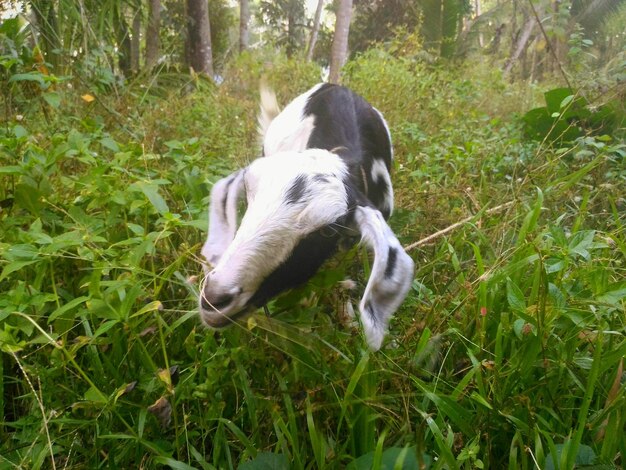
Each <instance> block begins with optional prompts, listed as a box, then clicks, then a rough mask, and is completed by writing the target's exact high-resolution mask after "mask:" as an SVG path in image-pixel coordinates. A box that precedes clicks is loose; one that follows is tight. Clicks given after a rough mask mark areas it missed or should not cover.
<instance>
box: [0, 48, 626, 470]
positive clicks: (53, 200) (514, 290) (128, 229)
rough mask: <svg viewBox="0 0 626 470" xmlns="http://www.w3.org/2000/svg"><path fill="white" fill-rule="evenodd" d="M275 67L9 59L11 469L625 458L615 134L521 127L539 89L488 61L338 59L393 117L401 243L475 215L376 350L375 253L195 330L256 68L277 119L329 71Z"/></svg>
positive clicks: (3, 258)
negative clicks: (257, 308) (105, 82)
mask: <svg viewBox="0 0 626 470" xmlns="http://www.w3.org/2000/svg"><path fill="white" fill-rule="evenodd" d="M272 62H273V65H272V66H269V65H268V64H267V60H266V58H264V57H263V56H262V55H261V54H259V55H255V54H250V55H248V54H246V55H242V56H240V57H239V58H237V59H235V60H234V61H233V62H231V63H230V64H229V65H228V68H227V71H226V73H225V79H224V83H223V84H222V85H221V86H219V87H217V86H215V85H212V84H210V83H206V82H204V81H203V80H202V79H199V78H198V79H195V80H190V79H189V78H188V77H186V76H182V75H177V74H175V73H171V74H170V73H165V72H163V73H162V74H160V75H157V76H155V77H152V78H151V79H150V80H147V79H138V80H137V81H136V82H133V83H129V84H127V85H126V86H124V87H122V88H119V89H118V90H117V93H112V92H107V91H102V90H99V91H97V92H96V87H95V85H93V84H90V83H89V82H85V81H81V80H78V79H77V77H65V78H58V79H57V78H55V79H52V78H45V79H44V78H41V80H35V79H33V80H31V79H26V78H24V77H23V76H21V78H19V76H18V75H19V74H20V73H21V72H22V71H21V70H20V69H19V66H20V64H19V63H11V64H8V62H6V61H5V62H3V64H4V65H3V67H4V69H3V73H4V78H5V79H4V81H3V85H2V86H3V90H4V91H6V93H5V94H4V95H3V96H4V101H3V102H2V106H3V107H4V109H3V112H4V114H5V116H7V118H6V120H5V122H4V123H3V125H2V126H1V127H0V205H1V207H2V208H1V210H0V348H1V349H2V361H1V362H0V373H1V374H0V375H1V377H2V380H0V468H33V469H39V468H59V469H60V468H165V467H169V468H174V469H188V468H203V469H214V468H217V469H222V468H241V469H248V470H249V469H260V468H281V469H282V468H284V469H287V468H294V469H299V468H308V469H325V468H329V469H335V468H337V469H338V468H346V467H349V468H353V469H364V468H433V469H443V468H446V469H460V468H492V469H502V468H510V469H518V468H519V469H531V468H541V469H544V468H545V469H549V468H552V469H555V468H560V469H571V468H579V467H583V466H585V465H588V466H589V467H588V468H592V467H591V466H594V467H593V468H606V469H613V468H620V466H622V465H623V464H624V456H626V439H625V438H624V435H625V430H626V396H625V393H626V385H625V378H624V369H623V361H624V356H625V355H626V338H625V334H626V325H625V323H626V316H625V315H624V306H625V299H626V282H625V281H624V269H625V267H624V258H625V255H626V239H625V235H626V232H625V224H626V222H625V219H624V214H625V210H626V201H625V200H624V194H626V187H625V186H626V163H625V156H626V146H625V145H624V142H623V141H622V140H620V138H619V135H620V134H619V132H620V131H618V132H616V133H615V134H613V135H608V134H603V135H595V136H594V135H586V136H584V137H582V138H579V139H578V140H576V141H574V142H568V143H562V144H561V145H560V146H555V145H550V144H549V143H548V142H534V141H530V140H528V139H526V138H525V137H524V133H523V129H522V121H521V120H520V119H519V118H518V116H517V114H522V113H523V112H525V111H527V110H528V109H530V108H531V107H533V106H536V105H537V104H538V98H539V97H538V96H535V94H534V93H529V92H528V91H527V90H525V89H524V87H521V86H519V85H514V84H509V83H506V82H504V81H503V80H502V79H501V77H499V75H498V74H497V73H494V72H490V71H488V69H487V68H483V67H480V66H478V67H474V68H467V67H452V66H441V65H428V64H424V63H422V62H419V61H418V60H415V59H407V58H403V57H398V56H394V55H392V54H389V53H388V52H386V51H383V50H380V49H375V50H372V51H370V52H368V53H367V54H364V55H363V56H361V57H359V58H357V59H355V60H354V61H352V62H351V63H349V64H348V65H347V68H346V76H345V80H346V84H347V85H349V86H351V87H352V88H354V89H355V90H356V91H358V92H359V93H361V94H363V95H364V96H365V97H366V98H367V99H368V100H370V101H371V102H372V103H373V104H374V105H375V106H377V107H378V108H379V109H380V110H381V111H382V112H383V113H384V114H385V115H386V116H387V117H388V119H389V122H390V126H391V131H392V135H393V139H394V143H395V148H396V168H395V174H394V180H395V191H396V200H397V209H396V211H395V214H394V216H393V217H392V219H391V224H392V226H393V228H394V230H395V231H396V232H397V233H398V234H399V236H400V238H401V240H402V241H403V242H404V243H405V245H406V246H409V245H412V244H414V242H416V241H418V240H420V239H422V238H424V237H426V236H428V235H430V234H432V233H434V232H436V231H438V230H440V229H443V228H445V227H447V226H449V225H451V224H453V223H455V222H458V221H460V220H466V222H465V223H463V224H461V225H460V226H459V227H458V228H456V229H455V230H451V231H449V232H447V233H445V234H444V235H441V236H439V237H437V238H435V239H433V240H432V241H431V242H430V243H428V244H420V245H419V246H416V247H414V248H411V250H410V254H411V255H412V256H413V257H414V259H415V260H416V273H415V280H414V283H413V288H412V291H411V293H410V295H409V297H408V299H407V301H406V302H405V303H404V305H403V306H402V308H401V309H400V311H398V312H397V314H396V316H395V319H394V320H393V322H392V324H391V331H390V334H389V337H388V340H387V343H386V345H385V347H383V349H382V350H381V351H380V352H378V353H375V354H372V353H369V352H367V351H366V349H365V342H364V340H363V338H362V335H361V330H360V328H359V326H358V324H356V322H355V321H353V320H351V319H350V318H349V316H346V315H345V313H346V311H349V310H350V305H351V304H355V303H356V302H357V300H358V299H357V298H356V295H357V294H353V293H351V292H346V291H344V290H340V289H339V288H338V287H337V282H338V281H340V280H342V279H344V278H346V277H351V278H352V279H355V280H356V281H357V283H358V284H359V288H360V289H358V290H357V292H358V291H360V290H362V288H363V284H364V283H365V280H366V279H367V272H366V271H367V265H368V262H367V255H366V254H365V253H364V252H362V251H361V250H360V249H358V248H356V249H353V250H351V251H350V252H348V253H345V254H343V255H341V256H340V257H339V258H338V259H337V260H335V261H334V262H333V263H331V264H330V265H328V266H326V267H325V268H324V269H323V270H322V271H321V272H320V273H319V275H318V276H316V278H315V279H314V280H313V281H312V282H311V283H309V284H308V285H307V286H304V287H303V288H301V289H298V290H296V291H293V292H291V293H288V294H286V295H284V296H283V297H281V298H279V299H277V300H275V301H273V302H271V303H270V305H269V306H268V307H269V312H270V313H271V314H270V315H269V316H266V315H265V314H263V313H259V314H255V315H253V316H252V317H250V318H249V319H248V320H246V321H243V322H240V323H238V324H236V325H234V326H233V327H231V328H229V329H227V330H223V331H220V332H213V331H209V330H207V329H205V328H204V327H202V326H201V325H200V324H199V321H198V318H197V314H196V295H197V291H196V289H197V286H196V285H195V283H194V281H193V276H197V275H198V274H199V272H200V264H199V263H200V259H199V257H198V256H199V255H198V254H199V251H200V245H201V243H202V241H203V237H204V236H205V230H206V226H207V206H208V195H209V192H210V188H211V185H212V184H213V182H215V181H216V180H217V179H219V178H220V177H221V176H223V175H225V174H227V173H229V172H230V171H232V170H233V169H235V168H237V167H239V166H240V165H242V164H245V163H246V162H247V161H249V160H251V159H253V158H255V157H256V156H257V155H258V153H259V147H258V144H257V137H256V130H255V127H256V107H257V100H258V98H257V94H258V92H257V87H258V83H259V79H260V77H261V75H265V76H266V79H267V80H268V82H269V83H270V85H272V86H273V87H274V88H275V89H277V91H278V95H279V98H280V100H281V101H282V102H283V103H286V102H287V101H288V100H289V99H291V98H292V97H294V96H295V95H297V94H298V93H300V92H302V91H303V90H305V89H306V88H307V87H308V86H310V85H312V84H313V83H315V82H317V81H318V80H319V75H320V71H319V70H318V69H317V68H316V67H315V66H311V65H302V64H301V63H298V62H295V61H294V62H291V61H288V60H286V59H283V58H276V57H274V58H273V59H272ZM94 75H97V74H94ZM16 76H18V78H17V79H16V78H15V77H16ZM47 77H50V76H47ZM27 78H28V77H27ZM30 78H32V76H31V77H30ZM89 97H91V98H95V99H93V100H91V99H90V98H89ZM621 132H622V136H623V129H622V130H621ZM490 208H496V210H495V211H492V212H488V211H487V210H488V209H490ZM363 266H365V268H363ZM364 271H365V272H364Z"/></svg>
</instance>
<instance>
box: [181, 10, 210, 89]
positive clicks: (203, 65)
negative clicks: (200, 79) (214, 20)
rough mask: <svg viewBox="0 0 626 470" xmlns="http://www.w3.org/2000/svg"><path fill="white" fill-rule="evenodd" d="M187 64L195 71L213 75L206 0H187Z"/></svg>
mask: <svg viewBox="0 0 626 470" xmlns="http://www.w3.org/2000/svg"><path fill="white" fill-rule="evenodd" d="M187 32H188V43H187V45H188V48H189V50H188V57H189V65H190V66H191V68H192V69H193V70H194V71H195V72H196V73H202V74H206V75H208V76H209V77H211V78H212V77H213V55H212V51H211V27H210V25H209V4H208V1H207V0H187Z"/></svg>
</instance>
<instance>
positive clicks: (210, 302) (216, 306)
mask: <svg viewBox="0 0 626 470" xmlns="http://www.w3.org/2000/svg"><path fill="white" fill-rule="evenodd" d="M233 298H234V296H233V295H231V294H224V295H221V296H219V297H216V298H214V299H208V298H207V297H206V296H205V295H202V296H201V297H200V305H201V306H202V308H203V309H204V310H221V309H223V308H224V307H226V306H228V305H229V304H230V303H231V302H232V301H233Z"/></svg>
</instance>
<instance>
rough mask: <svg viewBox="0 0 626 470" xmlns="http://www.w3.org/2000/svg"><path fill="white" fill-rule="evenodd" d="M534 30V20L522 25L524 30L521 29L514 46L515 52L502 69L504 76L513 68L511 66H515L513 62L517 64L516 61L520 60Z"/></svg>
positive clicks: (530, 19) (531, 19)
mask: <svg viewBox="0 0 626 470" xmlns="http://www.w3.org/2000/svg"><path fill="white" fill-rule="evenodd" d="M534 28H535V19H534V18H529V19H528V20H526V23H525V24H524V28H523V29H522V32H521V33H520V35H519V38H518V40H517V43H516V44H515V51H514V52H513V55H512V56H511V57H510V58H509V60H508V61H507V63H506V65H505V67H504V73H505V74H508V73H509V72H511V69H512V68H513V65H515V62H517V60H518V59H519V58H520V56H521V55H522V53H523V52H524V51H525V50H526V45H527V44H528V40H529V39H530V36H531V34H532V32H533V29H534Z"/></svg>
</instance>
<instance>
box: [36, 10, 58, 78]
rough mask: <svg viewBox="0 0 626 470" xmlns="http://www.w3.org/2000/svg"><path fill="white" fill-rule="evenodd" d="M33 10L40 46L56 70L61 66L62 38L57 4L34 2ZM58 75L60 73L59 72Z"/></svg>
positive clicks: (47, 60)
mask: <svg viewBox="0 0 626 470" xmlns="http://www.w3.org/2000/svg"><path fill="white" fill-rule="evenodd" d="M30 3H31V8H32V10H33V11H34V13H35V17H36V18H37V29H38V30H37V32H38V33H39V34H38V36H39V44H41V45H42V46H43V47H42V50H43V53H44V54H45V58H46V62H48V63H49V64H50V65H52V68H53V69H56V68H57V67H58V65H59V52H58V51H59V49H61V38H60V35H59V24H58V22H57V14H56V11H55V9H54V4H55V2H54V1H52V0H32V1H31V2H30ZM56 73H59V71H58V70H57V72H56Z"/></svg>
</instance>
